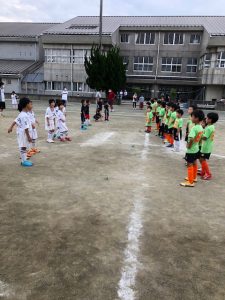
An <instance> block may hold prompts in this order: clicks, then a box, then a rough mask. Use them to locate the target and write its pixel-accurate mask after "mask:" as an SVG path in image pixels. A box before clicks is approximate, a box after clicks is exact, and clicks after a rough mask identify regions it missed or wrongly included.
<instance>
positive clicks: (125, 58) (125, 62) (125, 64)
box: [122, 56, 129, 71]
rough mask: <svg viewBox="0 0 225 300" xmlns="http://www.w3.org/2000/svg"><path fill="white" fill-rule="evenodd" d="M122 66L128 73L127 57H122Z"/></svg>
mask: <svg viewBox="0 0 225 300" xmlns="http://www.w3.org/2000/svg"><path fill="white" fill-rule="evenodd" d="M122 58H123V64H124V66H126V71H128V66H129V56H123V57H122Z"/></svg>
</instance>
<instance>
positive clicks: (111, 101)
mask: <svg viewBox="0 0 225 300" xmlns="http://www.w3.org/2000/svg"><path fill="white" fill-rule="evenodd" d="M115 97H116V94H115V93H114V92H113V91H112V90H109V92H108V101H109V106H110V109H111V112H113V111H114V109H113V105H114V100H115Z"/></svg>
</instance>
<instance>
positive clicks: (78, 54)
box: [73, 49, 91, 65]
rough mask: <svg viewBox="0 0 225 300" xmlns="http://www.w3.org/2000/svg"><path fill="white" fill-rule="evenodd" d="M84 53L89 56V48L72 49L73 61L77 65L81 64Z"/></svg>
mask: <svg viewBox="0 0 225 300" xmlns="http://www.w3.org/2000/svg"><path fill="white" fill-rule="evenodd" d="M86 55H87V57H90V56H91V50H87V49H81V50H78V49H76V50H73V63H74V64H78V65H83V64H84V60H85V56H86Z"/></svg>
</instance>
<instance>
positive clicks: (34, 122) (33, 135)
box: [27, 101, 40, 157]
mask: <svg viewBox="0 0 225 300" xmlns="http://www.w3.org/2000/svg"><path fill="white" fill-rule="evenodd" d="M27 114H28V118H29V121H30V124H29V126H30V128H29V133H30V136H31V138H32V143H31V144H30V149H29V151H28V153H27V156H28V157H31V156H32V155H34V154H36V153H40V150H39V149H37V148H36V140H37V138H38V134H37V129H36V127H37V125H39V123H38V121H37V120H36V117H35V114H34V111H33V103H32V101H31V109H30V110H29V111H28V112H27Z"/></svg>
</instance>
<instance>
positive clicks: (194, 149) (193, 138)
mask: <svg viewBox="0 0 225 300" xmlns="http://www.w3.org/2000/svg"><path fill="white" fill-rule="evenodd" d="M204 117H205V115H204V112H203V111H202V110H195V111H194V112H193V113H192V122H193V123H194V126H193V127H192V129H191V132H190V133H189V135H188V143H187V152H186V157H185V159H186V161H187V170H188V176H187V178H186V181H185V182H182V183H181V184H180V185H181V186H184V187H194V186H195V184H194V182H196V181H197V172H198V164H197V160H198V159H199V157H200V153H199V142H200V141H201V138H202V135H203V128H202V126H201V125H200V123H201V122H202V120H203V119H204Z"/></svg>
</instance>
